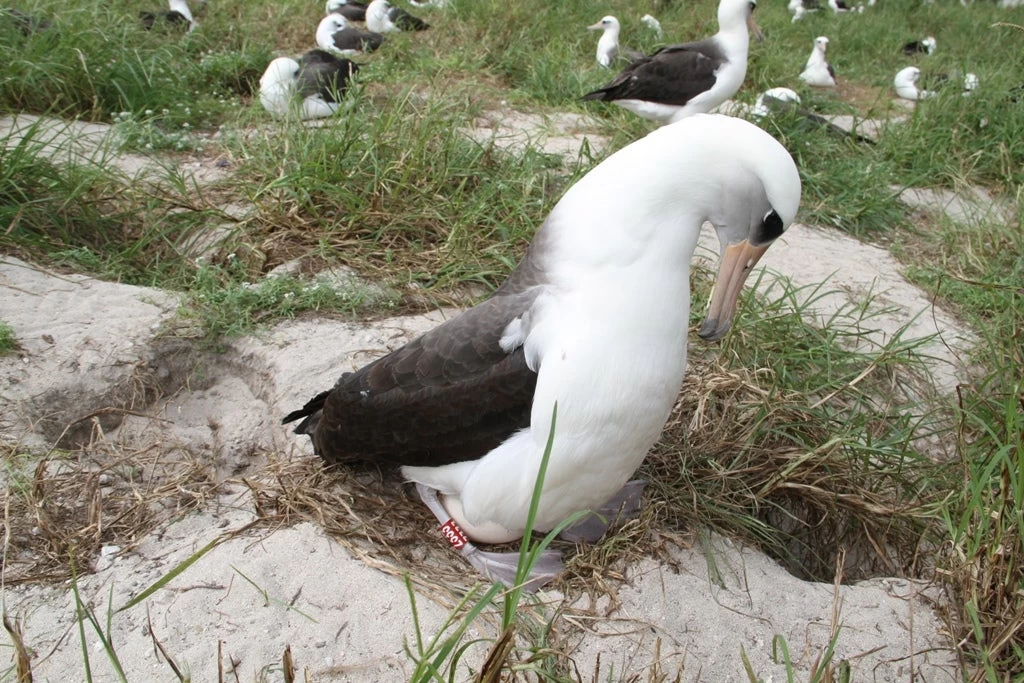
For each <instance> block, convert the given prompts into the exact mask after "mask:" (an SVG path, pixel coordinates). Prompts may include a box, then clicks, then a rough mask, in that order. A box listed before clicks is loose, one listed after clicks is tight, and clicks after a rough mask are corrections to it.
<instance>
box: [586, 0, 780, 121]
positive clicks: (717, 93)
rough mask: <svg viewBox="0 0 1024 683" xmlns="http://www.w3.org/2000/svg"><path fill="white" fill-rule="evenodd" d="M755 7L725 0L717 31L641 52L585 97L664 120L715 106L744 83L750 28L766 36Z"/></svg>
mask: <svg viewBox="0 0 1024 683" xmlns="http://www.w3.org/2000/svg"><path fill="white" fill-rule="evenodd" d="M756 6H757V3H756V2H755V1H754V0H721V2H720V3H719V5H718V29H719V30H718V33H716V34H715V35H713V36H711V37H710V38H705V39H704V40H698V41H696V42H693V43H680V44H678V45H669V46H668V47H663V48H661V49H660V50H658V51H657V52H655V53H654V54H652V55H650V56H649V57H642V58H640V59H638V60H636V61H634V62H633V63H631V64H630V65H629V66H627V67H626V68H625V69H623V70H622V72H621V73H620V74H619V75H618V76H616V77H615V79H614V80H613V81H612V82H611V83H609V84H608V85H606V86H604V87H603V88H599V89H597V90H594V91H592V92H589V93H587V94H586V95H584V96H583V99H584V100H601V101H603V102H614V103H615V104H617V105H619V106H620V107H623V108H624V109H628V110H629V111H631V112H633V113H634V114H636V115H638V116H642V117H643V118H645V119H651V120H653V121H658V122H660V123H671V122H673V121H679V120H680V119H683V118H686V117H687V116H692V115H693V114H702V113H707V112H709V111H711V110H712V109H714V108H715V107H717V106H718V105H720V104H721V103H722V102H725V101H726V100H727V99H729V98H730V97H732V96H733V95H734V94H735V93H736V91H737V90H739V88H740V86H741V85H743V78H744V77H745V76H746V74H747V53H748V51H749V49H750V35H749V33H748V29H749V30H750V31H753V32H754V35H755V36H756V37H757V38H758V40H761V39H762V37H763V36H762V34H761V29H760V28H758V26H757V24H756V23H754V18H753V13H754V8H755V7H756Z"/></svg>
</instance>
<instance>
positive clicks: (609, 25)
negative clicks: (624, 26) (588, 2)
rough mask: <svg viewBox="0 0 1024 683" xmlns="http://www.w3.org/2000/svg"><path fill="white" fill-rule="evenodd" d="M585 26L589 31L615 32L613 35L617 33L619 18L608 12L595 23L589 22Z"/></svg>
mask: <svg viewBox="0 0 1024 683" xmlns="http://www.w3.org/2000/svg"><path fill="white" fill-rule="evenodd" d="M587 28H588V29H590V30H591V31H604V32H605V33H609V32H612V33H615V35H618V34H619V20H618V19H616V18H615V17H613V16H611V15H610V14H609V15H608V16H606V17H602V18H601V21H599V22H597V23H596V24H591V25H590V26H588V27H587Z"/></svg>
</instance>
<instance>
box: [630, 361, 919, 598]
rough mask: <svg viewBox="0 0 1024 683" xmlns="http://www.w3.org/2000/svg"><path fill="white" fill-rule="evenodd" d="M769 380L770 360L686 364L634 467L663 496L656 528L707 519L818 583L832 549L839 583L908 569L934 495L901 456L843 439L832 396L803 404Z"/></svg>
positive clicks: (914, 563)
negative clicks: (733, 365) (662, 425)
mask: <svg viewBox="0 0 1024 683" xmlns="http://www.w3.org/2000/svg"><path fill="white" fill-rule="evenodd" d="M775 384H776V383H775V382H773V374H772V372H771V370H769V369H768V368H761V369H759V370H747V369H738V370H729V369H726V368H725V367H723V366H722V365H721V364H720V362H719V361H717V360H713V361H704V362H701V363H699V364H697V365H696V367H694V368H693V369H692V370H691V372H690V373H689V374H688V375H687V379H686V381H685V383H684V386H683V391H682V393H681V394H680V399H679V401H678V402H677V404H676V407H675V409H674V411H673V413H672V417H671V418H670V419H669V423H668V424H667V425H666V429H665V433H664V434H663V437H662V443H661V445H660V447H659V448H658V449H657V450H656V451H655V452H654V453H653V454H652V455H651V456H649V457H648V459H647V461H646V463H645V465H644V469H645V470H646V472H647V478H648V479H650V480H651V488H652V489H653V492H654V493H655V495H656V496H657V497H661V498H663V499H664V500H665V501H666V502H667V503H669V504H666V505H663V506H660V507H659V508H658V509H659V511H660V514H659V515H658V519H656V520H655V522H656V524H657V527H658V528H662V529H669V530H671V529H685V528H691V527H693V526H694V525H695V523H696V525H697V526H700V525H703V524H707V525H710V526H711V527H712V528H717V529H720V530H722V531H723V532H725V533H728V534H730V535H739V536H741V537H744V538H745V539H746V540H748V541H750V542H753V543H755V544H757V545H759V546H761V547H762V548H763V549H764V550H766V551H767V552H769V553H770V554H772V555H774V556H775V557H776V559H778V560H780V561H781V562H782V563H783V564H784V565H785V566H786V567H787V568H788V569H789V571H790V572H792V573H793V574H795V575H796V576H800V577H802V578H806V579H813V580H817V581H830V580H832V578H833V577H834V576H835V572H836V570H837V562H836V561H837V558H838V557H842V556H845V558H846V560H845V563H844V564H843V565H842V566H840V567H839V569H840V570H841V572H842V574H843V576H844V578H845V580H849V581H857V580H860V579H863V578H867V577H870V576H877V575H879V574H884V575H903V574H911V575H914V574H917V573H918V571H919V570H920V568H921V561H922V558H921V556H920V552H921V551H922V550H923V549H924V548H923V547H922V545H927V540H926V539H927V535H928V534H927V532H928V523H927V522H926V520H927V519H928V518H929V517H930V516H931V514H932V510H933V508H934V505H935V504H936V503H937V502H938V501H937V496H936V494H934V493H928V492H927V491H920V490H918V489H917V488H916V485H917V484H918V483H919V482H918V481H914V480H910V479H909V478H908V477H909V472H910V468H909V467H907V468H906V471H904V468H905V467H906V466H907V465H909V462H904V461H903V457H904V456H905V455H907V454H904V453H900V452H898V451H896V452H893V451H891V450H889V449H886V448H884V444H883V443H879V444H877V445H872V444H869V443H858V442H856V441H855V440H854V439H852V438H851V436H850V434H849V433H848V432H847V431H846V430H845V429H844V428H843V424H842V422H843V417H842V416H843V414H844V412H845V410H846V408H847V406H845V405H844V404H845V402H846V399H845V397H844V396H843V395H842V393H840V394H836V395H833V396H830V397H828V399H827V400H826V401H824V402H821V401H819V402H818V403H820V405H817V404H815V405H809V404H808V403H809V402H808V397H807V396H806V395H804V394H801V393H798V392H792V391H791V392H780V391H778V390H773V389H772V388H771V387H773V386H774V385H775ZM826 414H831V415H833V416H834V417H833V418H832V419H822V418H823V417H824V416H825V415H826ZM879 420H880V421H881V422H884V416H879ZM885 426H886V425H884V424H879V428H880V429H882V428H884V427H885ZM880 436H882V435H881V434H880ZM916 464H917V465H918V467H917V468H916V470H915V473H914V476H916V477H920V476H922V475H923V473H924V472H923V471H922V469H921V468H920V465H921V463H916Z"/></svg>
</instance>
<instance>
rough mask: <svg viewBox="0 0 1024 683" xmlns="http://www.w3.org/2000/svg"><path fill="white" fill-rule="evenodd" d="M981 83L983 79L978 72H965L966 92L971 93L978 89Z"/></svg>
mask: <svg viewBox="0 0 1024 683" xmlns="http://www.w3.org/2000/svg"><path fill="white" fill-rule="evenodd" d="M980 84H981V79H979V78H978V74H972V73H967V74H964V94H965V95H969V94H971V93H972V92H974V91H975V90H977V89H978V86H979V85H980Z"/></svg>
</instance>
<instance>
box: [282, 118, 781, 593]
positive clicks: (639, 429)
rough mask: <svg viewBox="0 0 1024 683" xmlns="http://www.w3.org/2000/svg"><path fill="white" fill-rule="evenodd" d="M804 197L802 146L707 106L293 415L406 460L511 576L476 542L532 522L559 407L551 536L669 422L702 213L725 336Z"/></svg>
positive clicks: (546, 514) (641, 149)
mask: <svg viewBox="0 0 1024 683" xmlns="http://www.w3.org/2000/svg"><path fill="white" fill-rule="evenodd" d="M799 203H800V176H799V174H798V173H797V169H796V165H795V164H794V162H793V159H792V157H790V155H789V153H788V152H787V151H786V149H785V148H784V147H783V146H782V145H781V144H779V143H778V142H777V141H776V140H775V139H774V138H772V137H771V136H770V135H768V134H767V133H766V132H764V131H762V130H761V129H760V128H758V127H757V126H755V125H753V124H751V123H748V122H746V121H743V120H742V119H738V118H731V117H726V116H720V115H710V114H704V115H697V116H693V117H690V118H688V119H686V120H683V121H680V122H678V123H674V124H672V125H669V126H665V127H662V128H660V129H658V130H655V131H654V132H652V133H651V134H649V135H647V136H646V137H644V138H642V139H640V140H638V141H636V142H634V143H633V144H631V145H629V146H627V147H625V148H623V149H621V150H619V151H618V152H616V153H615V154H613V155H612V156H610V157H608V158H607V159H606V160H605V161H603V162H602V163H601V164H599V165H598V166H596V167H595V168H594V169H592V170H591V171H590V172H589V173H588V174H587V175H586V176H585V177H584V178H582V179H581V180H580V181H579V182H577V183H576V184H575V185H574V186H573V187H572V188H570V189H569V190H568V191H567V192H566V193H565V195H564V196H563V197H562V198H561V200H560V201H559V202H558V204H557V205H556V206H555V208H554V209H553V210H552V211H551V214H550V215H549V216H548V218H547V219H546V220H545V221H544V223H543V225H541V227H540V228H539V229H538V231H537V234H536V236H535V237H534V239H533V242H532V243H531V244H530V246H529V248H528V249H527V251H526V254H525V256H524V257H523V260H522V261H521V262H520V263H519V265H518V266H517V267H516V269H515V270H514V271H513V272H512V274H511V275H510V276H509V278H508V279H507V280H506V281H505V283H504V284H502V285H501V287H499V288H498V290H497V291H496V292H495V293H494V295H493V296H491V298H489V299H487V300H486V301H484V302H482V303H480V304H478V305H477V306H474V307H473V308H471V309H469V310H466V311H464V312H462V313H461V314H460V315H458V316H456V317H454V318H452V319H450V320H448V321H446V322H445V323H443V324H442V325H440V326H438V327H436V328H434V329H433V330H431V331H430V332H428V333H426V334H424V335H423V336H421V337H419V338H417V339H415V340H413V341H412V342H410V343H408V344H406V345H405V346H403V347H402V348H400V349H398V350H396V351H394V352H392V353H390V354H388V355H387V356H384V357H382V358H379V359H377V360H376V361H374V362H372V363H370V364H369V365H366V366H365V367H363V368H361V369H360V370H357V371H355V372H351V373H345V374H344V375H342V376H341V378H340V379H339V380H338V381H337V383H336V384H335V385H334V387H333V388H332V389H330V390H328V391H325V392H322V393H321V394H319V395H317V396H316V397H314V398H313V399H312V400H310V401H309V402H308V403H307V404H306V405H305V406H304V407H303V408H301V409H300V410H297V411H295V412H293V413H291V414H290V415H288V416H286V417H285V418H284V422H291V421H294V420H298V419H300V418H304V419H303V420H302V422H301V423H300V424H299V425H298V427H297V428H296V430H295V431H296V432H297V433H300V434H308V435H309V436H310V438H311V439H312V441H313V446H314V449H315V451H316V452H317V453H318V454H319V455H320V456H322V457H323V459H324V460H326V461H328V462H330V463H346V462H352V461H364V462H370V463H375V464H378V465H382V466H400V467H401V471H402V474H403V475H404V476H405V478H406V479H408V480H410V481H413V482H416V483H417V488H418V490H419V492H420V495H421V497H422V498H423V499H424V502H426V503H427V504H428V506H430V507H431V509H432V510H433V511H434V512H435V514H436V515H437V516H438V521H439V522H441V523H442V528H443V529H444V530H445V533H446V535H447V536H448V537H449V539H450V540H452V541H453V545H456V547H459V548H460V550H461V551H462V553H463V554H464V555H467V558H468V559H469V560H470V562H471V563H472V564H473V565H474V566H476V567H477V568H478V569H479V570H480V571H481V572H483V573H484V574H485V575H486V576H488V577H489V578H491V579H493V580H497V581H502V582H505V583H510V582H512V581H513V580H514V579H513V577H514V576H515V562H516V558H517V554H508V555H512V556H511V558H509V557H506V556H505V555H502V554H499V553H483V552H482V551H477V550H476V549H475V548H474V546H473V545H472V543H471V541H477V542H482V543H496V542H506V541H511V540H515V539H517V538H520V537H521V536H522V534H523V531H524V528H525V525H526V519H527V514H528V511H529V508H530V500H531V495H532V492H533V489H534V483H535V480H536V478H537V474H538V470H539V466H540V462H541V458H542V456H543V453H544V450H545V445H546V442H547V439H548V436H549V432H550V430H551V424H552V409H553V407H554V406H555V404H556V403H557V407H558V417H557V420H556V423H555V425H556V426H555V430H554V440H553V448H552V451H551V455H550V461H549V464H548V469H547V474H546V478H545V480H544V487H543V491H542V494H541V496H540V501H539V507H538V509H537V517H536V523H535V526H534V528H535V529H537V530H539V531H547V530H550V529H552V528H554V527H555V526H556V525H558V524H559V523H560V522H561V521H563V520H564V519H565V518H566V517H568V516H569V515H571V514H573V513H575V512H578V511H587V510H590V511H596V510H602V506H605V505H606V504H607V503H608V501H610V500H613V499H614V498H615V496H616V493H617V492H619V491H620V490H621V489H623V487H624V485H625V484H626V483H627V480H629V478H630V476H631V475H632V474H633V473H634V471H635V470H636V469H637V467H639V465H640V463H641V461H642V460H643V459H644V456H645V455H646V454H647V452H648V450H649V449H650V448H651V446H652V445H653V444H654V443H655V441H656V440H657V439H658V437H659V435H660V434H661V430H662V428H663V427H664V425H665V421H666V419H667V418H668V416H669V413H670V411H671V409H672V406H673V404H674V403H675V400H676V397H677V395H678V393H679V389H680V386H681V385H682V381H683V374H684V371H685V368H686V345H687V330H688V327H689V321H690V289H689V275H690V260H691V258H692V256H693V253H694V250H695V248H696V246H697V239H698V235H699V233H700V229H701V225H702V223H704V222H705V221H708V222H710V223H711V224H712V225H714V227H715V230H716V232H717V233H718V238H719V241H720V243H721V259H720V263H719V270H718V276H717V281H716V283H715V287H714V290H713V293H712V295H711V301H710V304H709V306H708V314H707V318H706V320H705V321H704V324H703V326H702V327H701V329H700V336H701V337H703V338H705V339H709V340H715V339H719V338H721V337H722V336H723V335H725V333H726V332H727V331H728V330H729V327H730V325H731V321H732V318H733V313H734V311H735V308H736V300H737V297H738V295H739V293H740V290H741V289H742V287H743V282H744V280H745V279H746V277H747V275H748V274H749V273H750V271H751V269H752V268H753V266H754V264H756V263H757V261H758V259H759V258H760V257H761V255H762V254H764V252H765V251H766V250H767V249H768V247H769V246H770V245H771V244H772V242H773V241H774V240H775V239H776V238H777V237H779V236H780V235H781V234H782V233H783V231H784V230H785V229H786V228H787V227H788V226H789V225H790V224H791V223H792V222H793V219H794V217H795V216H796V212H797V207H798V205H799ZM604 509H605V510H606V511H607V510H608V508H604ZM611 512H612V514H614V509H612V510H611ZM467 548H468V550H467ZM558 568H559V565H558V563H557V561H556V562H552V563H551V564H549V565H547V566H545V567H542V568H541V569H540V570H539V571H538V572H537V573H536V574H535V575H534V576H532V577H531V579H530V581H529V582H528V587H529V588H536V587H537V586H538V585H539V584H541V583H543V582H544V581H545V580H548V579H550V578H551V577H552V576H553V574H554V573H555V572H557V571H558Z"/></svg>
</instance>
